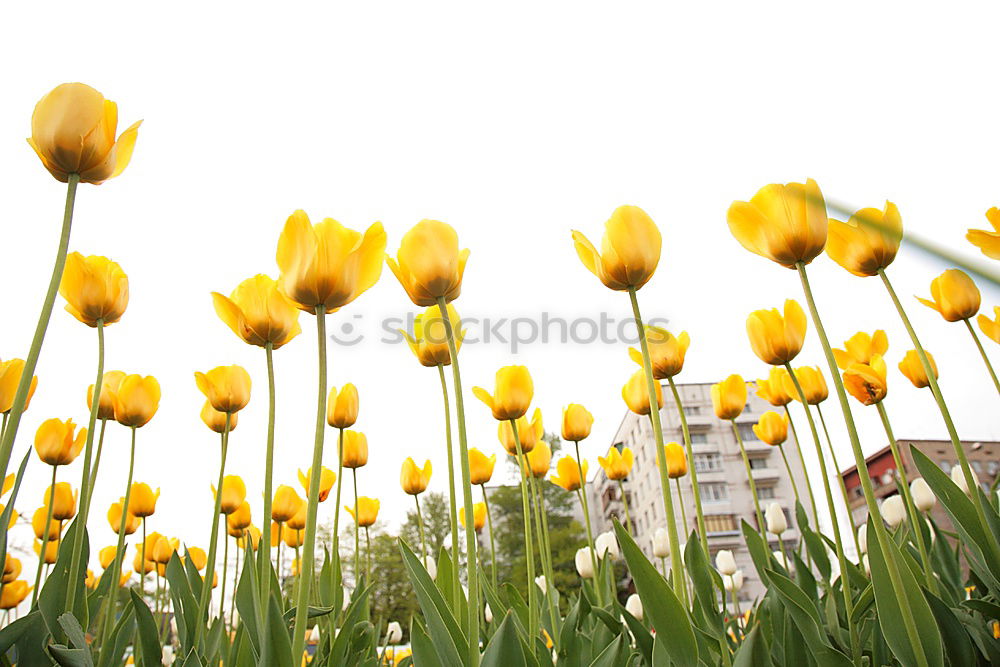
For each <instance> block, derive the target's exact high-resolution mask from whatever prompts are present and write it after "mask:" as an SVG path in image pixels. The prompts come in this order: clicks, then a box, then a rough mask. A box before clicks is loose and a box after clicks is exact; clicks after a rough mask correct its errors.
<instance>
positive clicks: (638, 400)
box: [622, 369, 663, 415]
mask: <svg viewBox="0 0 1000 667" xmlns="http://www.w3.org/2000/svg"><path fill="white" fill-rule="evenodd" d="M654 388H655V391H656V405H657V408H662V407H663V387H661V386H660V383H659V382H656V383H654ZM622 398H623V399H624V400H625V405H627V406H628V409H629V410H631V411H632V412H634V413H636V414H637V415H648V414H649V412H650V410H649V391H648V390H647V388H646V376H645V375H644V374H643V371H642V370H641V369H640V370H637V371H636V372H635V373H633V374H632V377H630V378H629V379H628V382H626V383H625V386H623V387H622Z"/></svg>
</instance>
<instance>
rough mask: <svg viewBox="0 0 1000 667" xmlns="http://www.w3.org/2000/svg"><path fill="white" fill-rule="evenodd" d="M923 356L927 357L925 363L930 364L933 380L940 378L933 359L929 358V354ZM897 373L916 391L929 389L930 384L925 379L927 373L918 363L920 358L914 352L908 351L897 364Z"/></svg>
mask: <svg viewBox="0 0 1000 667" xmlns="http://www.w3.org/2000/svg"><path fill="white" fill-rule="evenodd" d="M924 354H926V355H927V362H928V363H929V364H930V366H931V370H932V371H934V378H935V379H937V378H938V377H940V376H939V375H938V368H937V364H936V363H934V357H932V356H931V353H930V352H926V351H925V352H924ZM899 371H900V372H901V373H902V374H903V375H905V376H906V379H907V380H909V381H910V382H912V383H913V386H914V387H916V388H917V389H923V388H924V387H929V386H930V384H931V382H930V380H929V379H928V378H927V373H926V372H925V371H924V365H923V364H922V363H920V357H919V356H918V355H917V351H916V350H910V351H909V352H907V353H906V355H905V356H904V357H903V360H902V361H900V362H899Z"/></svg>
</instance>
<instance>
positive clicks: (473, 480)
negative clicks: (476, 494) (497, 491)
mask: <svg viewBox="0 0 1000 667" xmlns="http://www.w3.org/2000/svg"><path fill="white" fill-rule="evenodd" d="M496 462H497V455H496V454H493V455H492V456H486V454H483V453H482V452H481V451H479V450H478V449H476V448H475V447H470V448H469V483H470V484H473V485H475V484H485V483H486V482H488V481H490V479H492V477H493V467H494V466H495V465H496Z"/></svg>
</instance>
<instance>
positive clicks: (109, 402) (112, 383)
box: [87, 371, 125, 420]
mask: <svg viewBox="0 0 1000 667" xmlns="http://www.w3.org/2000/svg"><path fill="white" fill-rule="evenodd" d="M124 377H125V373H123V372H122V371H108V372H106V373H104V374H103V375H102V376H101V395H100V398H99V399H98V400H99V402H100V404H99V405H98V406H97V418H98V419H101V420H105V419H114V418H115V393H116V392H117V391H118V385H120V384H121V382H122V378H124ZM93 400H94V385H90V386H89V387H87V410H88V411H89V410H90V409H91V407H92V406H93Z"/></svg>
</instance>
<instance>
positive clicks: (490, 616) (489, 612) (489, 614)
mask: <svg viewBox="0 0 1000 667" xmlns="http://www.w3.org/2000/svg"><path fill="white" fill-rule="evenodd" d="M483 615H484V616H485V617H486V622H487V623H492V622H493V610H492V609H490V603H489V602H487V603H486V609H485V610H484V612H483Z"/></svg>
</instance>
